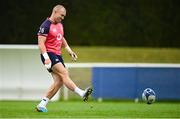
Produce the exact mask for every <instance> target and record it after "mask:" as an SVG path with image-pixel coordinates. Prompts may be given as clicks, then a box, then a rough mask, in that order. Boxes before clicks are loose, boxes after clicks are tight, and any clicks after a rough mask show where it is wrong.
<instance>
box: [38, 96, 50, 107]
mask: <svg viewBox="0 0 180 119" xmlns="http://www.w3.org/2000/svg"><path fill="white" fill-rule="evenodd" d="M48 102H49V98H47V97H44V98H43V99H42V100H41V102H40V103H39V105H40V106H46V105H47V103H48Z"/></svg>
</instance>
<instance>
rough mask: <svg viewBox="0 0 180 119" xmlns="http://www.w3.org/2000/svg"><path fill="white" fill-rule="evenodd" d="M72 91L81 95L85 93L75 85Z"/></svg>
mask: <svg viewBox="0 0 180 119" xmlns="http://www.w3.org/2000/svg"><path fill="white" fill-rule="evenodd" d="M74 92H76V93H77V94H78V95H80V96H81V97H83V96H84V94H85V91H84V90H82V89H80V88H78V87H76V88H75V89H74Z"/></svg>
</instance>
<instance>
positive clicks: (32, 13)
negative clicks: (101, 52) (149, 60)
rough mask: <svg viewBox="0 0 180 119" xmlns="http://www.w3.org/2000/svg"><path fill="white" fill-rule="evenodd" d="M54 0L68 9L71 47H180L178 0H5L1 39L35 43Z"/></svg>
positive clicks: (66, 33)
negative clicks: (39, 29)
mask: <svg viewBox="0 0 180 119" xmlns="http://www.w3.org/2000/svg"><path fill="white" fill-rule="evenodd" d="M56 4H63V5H64V6H65V7H66V9H67V16H66V18H65V20H64V21H63V23H64V29H65V37H66V38H67V40H68V41H69V42H70V44H71V45H76V46H77V45H78V46H79V45H80V46H118V47H119V46H137V47H139V46H142V47H180V40H179V31H180V28H179V26H180V14H179V10H180V8H179V0H126V1H125V0H86V1H82V0H53V1H49V0H21V1H19V0H13V1H12V0H6V1H4V3H3V4H1V9H2V11H3V12H2V13H1V20H0V21H1V24H0V27H1V28H2V29H1V32H0V39H1V40H0V43H1V44H37V38H36V33H37V30H38V27H39V26H40V24H41V23H42V22H43V21H44V20H45V19H46V18H47V17H49V16H50V14H51V10H52V8H53V7H54V5H56Z"/></svg>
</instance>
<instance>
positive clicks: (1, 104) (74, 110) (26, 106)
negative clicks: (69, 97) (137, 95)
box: [0, 101, 180, 118]
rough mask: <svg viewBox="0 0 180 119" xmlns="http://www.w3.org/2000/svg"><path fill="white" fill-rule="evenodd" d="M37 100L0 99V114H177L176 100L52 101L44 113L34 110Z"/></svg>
mask: <svg viewBox="0 0 180 119" xmlns="http://www.w3.org/2000/svg"><path fill="white" fill-rule="evenodd" d="M37 103H38V102H31V101H0V118H180V103H178V102H176V103H170V102H169V103H167V102H156V103H154V104H152V105H147V104H145V103H134V102H125V101H118V102H101V103H99V102H92V101H91V102H88V103H85V102H79V101H67V102H51V103H49V105H48V110H49V111H48V112H47V113H39V112H36V111H35V109H34V108H35V106H36V105H37Z"/></svg>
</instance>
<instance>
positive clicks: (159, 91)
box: [92, 67, 180, 99]
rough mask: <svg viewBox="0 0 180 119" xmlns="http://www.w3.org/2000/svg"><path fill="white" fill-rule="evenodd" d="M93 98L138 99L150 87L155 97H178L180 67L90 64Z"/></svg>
mask: <svg viewBox="0 0 180 119" xmlns="http://www.w3.org/2000/svg"><path fill="white" fill-rule="evenodd" d="M92 71H93V73H92V83H93V88H94V93H93V97H94V98H104V99H135V98H141V95H142V92H143V90H144V89H145V88H148V87H149V88H152V89H153V90H154V91H155V93H156V95H157V99H180V68H169V67H168V68H166V67H163V68H161V67H155V68H153V67H104V68H103V67H94V68H93V69H92Z"/></svg>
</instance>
